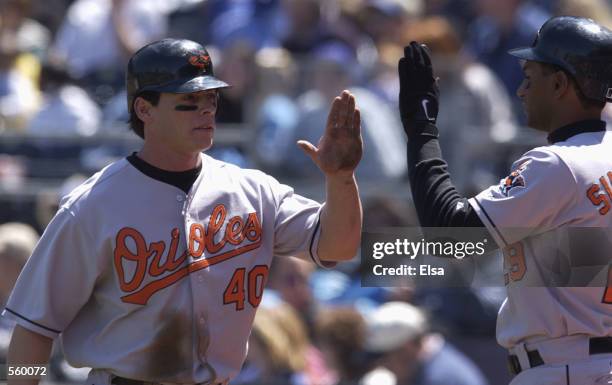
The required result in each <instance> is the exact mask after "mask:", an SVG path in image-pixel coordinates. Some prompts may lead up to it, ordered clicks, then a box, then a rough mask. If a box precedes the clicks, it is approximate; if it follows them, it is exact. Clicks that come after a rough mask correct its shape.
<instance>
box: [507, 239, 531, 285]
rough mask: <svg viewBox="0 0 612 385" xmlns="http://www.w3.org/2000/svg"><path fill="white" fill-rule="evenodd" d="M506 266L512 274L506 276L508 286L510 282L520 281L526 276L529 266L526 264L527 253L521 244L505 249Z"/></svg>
mask: <svg viewBox="0 0 612 385" xmlns="http://www.w3.org/2000/svg"><path fill="white" fill-rule="evenodd" d="M503 252H504V264H506V265H507V266H508V267H509V270H510V272H509V273H506V274H504V277H505V280H506V284H508V282H509V281H510V280H512V281H520V280H521V279H523V277H524V276H525V272H526V271H527V265H526V263H525V251H524V250H523V244H522V243H521V242H517V243H513V244H511V245H509V246H507V247H506V248H504V251H503Z"/></svg>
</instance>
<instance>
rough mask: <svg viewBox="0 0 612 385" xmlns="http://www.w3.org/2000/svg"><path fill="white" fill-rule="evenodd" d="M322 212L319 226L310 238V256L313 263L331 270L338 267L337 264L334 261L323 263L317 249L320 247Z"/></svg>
mask: <svg viewBox="0 0 612 385" xmlns="http://www.w3.org/2000/svg"><path fill="white" fill-rule="evenodd" d="M321 212H322V209H321V211H319V216H318V218H317V225H316V226H315V229H314V231H313V232H312V237H311V238H310V247H309V248H308V254H309V255H310V258H311V259H312V260H313V262H314V263H315V264H316V265H317V266H320V267H322V268H324V269H329V268H332V267H334V266H336V264H337V262H332V261H329V262H328V261H322V260H321V258H319V254H318V253H317V247H318V246H319V237H320V235H321Z"/></svg>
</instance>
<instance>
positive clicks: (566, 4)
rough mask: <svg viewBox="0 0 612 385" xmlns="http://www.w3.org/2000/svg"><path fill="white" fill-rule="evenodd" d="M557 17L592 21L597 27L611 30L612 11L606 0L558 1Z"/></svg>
mask: <svg viewBox="0 0 612 385" xmlns="http://www.w3.org/2000/svg"><path fill="white" fill-rule="evenodd" d="M555 13H556V14H557V15H559V16H561V15H572V16H576V17H586V18H589V19H593V20H595V21H596V22H597V24H599V25H603V26H604V27H606V28H608V29H612V10H611V9H610V2H609V1H606V0H558V3H557V9H556V12H555Z"/></svg>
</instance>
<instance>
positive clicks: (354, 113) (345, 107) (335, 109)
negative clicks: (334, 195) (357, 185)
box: [297, 90, 363, 176]
mask: <svg viewBox="0 0 612 385" xmlns="http://www.w3.org/2000/svg"><path fill="white" fill-rule="evenodd" d="M297 144H298V146H300V147H301V148H302V150H304V152H305V153H306V154H307V155H308V156H310V158H311V159H312V161H313V162H314V163H315V164H316V165H317V167H319V169H321V171H322V172H323V173H324V174H325V175H326V176H336V175H341V174H352V173H353V172H354V170H355V168H356V167H357V165H358V164H359V161H360V160H361V155H362V153H363V140H362V138H361V118H360V115H359V109H357V108H356V107H355V97H354V96H353V95H352V94H351V93H350V92H349V91H346V90H345V91H343V92H342V94H341V95H340V96H337V97H336V98H335V99H334V101H333V103H332V106H331V110H330V111H329V115H328V117H327V125H326V127H325V133H324V134H323V136H322V137H321V139H319V144H318V146H315V145H313V144H312V143H310V142H308V141H305V140H299V141H298V142H297Z"/></svg>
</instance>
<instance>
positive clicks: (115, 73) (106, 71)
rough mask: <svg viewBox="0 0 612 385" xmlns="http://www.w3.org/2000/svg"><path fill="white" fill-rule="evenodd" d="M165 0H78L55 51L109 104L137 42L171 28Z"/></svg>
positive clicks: (147, 39)
mask: <svg viewBox="0 0 612 385" xmlns="http://www.w3.org/2000/svg"><path fill="white" fill-rule="evenodd" d="M166 12H167V9H166V7H163V6H162V2H157V1H155V2H151V1H139V0H75V1H74V3H72V5H71V6H70V8H69V9H68V12H67V14H66V17H65V19H64V22H63V23H62V25H61V27H60V29H59V31H58V34H57V36H56V39H55V42H54V44H53V47H52V49H53V54H54V55H57V56H58V57H59V58H60V59H61V60H63V61H64V62H65V63H66V65H67V66H68V71H69V72H70V74H71V75H72V76H74V77H75V78H77V79H81V80H83V81H84V86H85V88H86V89H88V90H89V91H90V93H92V94H93V97H94V99H95V101H96V102H98V103H99V104H104V103H106V101H107V100H108V99H109V98H110V97H111V96H112V95H113V94H114V93H115V92H117V91H118V90H119V89H121V88H122V87H123V83H124V80H125V79H124V73H123V70H124V68H125V63H126V62H127V60H128V58H129V57H130V55H131V54H132V53H134V52H135V51H136V49H137V48H138V47H141V46H143V45H145V44H146V43H148V42H151V41H154V40H157V39H158V38H161V37H163V36H164V35H165V33H166Z"/></svg>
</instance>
